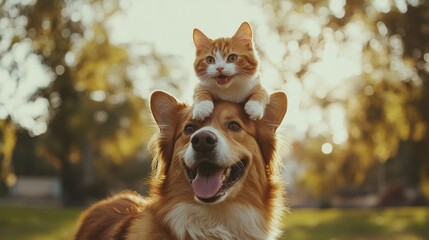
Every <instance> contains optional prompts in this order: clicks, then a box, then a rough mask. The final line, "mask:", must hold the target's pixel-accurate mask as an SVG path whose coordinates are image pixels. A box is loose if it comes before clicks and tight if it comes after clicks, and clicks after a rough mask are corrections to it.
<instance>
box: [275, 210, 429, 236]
mask: <svg viewBox="0 0 429 240" xmlns="http://www.w3.org/2000/svg"><path fill="white" fill-rule="evenodd" d="M284 228H285V232H284V234H283V236H282V238H281V239H288V240H292V239H299V240H307V239H308V240H309V239H311V240H313V239H321V240H323V239H326V240H340V239H341V240H342V239H346V240H358V239H359V240H361V239H362V240H364V239H376V240H420V239H421V240H423V239H429V208H390V209H327V210H311V209H292V210H291V213H290V214H287V215H286V216H285V218H284Z"/></svg>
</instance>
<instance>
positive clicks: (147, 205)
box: [75, 91, 287, 240]
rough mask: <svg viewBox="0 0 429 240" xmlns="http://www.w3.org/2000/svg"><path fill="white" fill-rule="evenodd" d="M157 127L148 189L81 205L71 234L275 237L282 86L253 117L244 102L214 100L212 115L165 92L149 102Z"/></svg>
mask: <svg viewBox="0 0 429 240" xmlns="http://www.w3.org/2000/svg"><path fill="white" fill-rule="evenodd" d="M150 106H151V111H152V115H153V117H154V119H155V121H156V123H157V125H158V127H159V133H158V134H157V135H156V136H155V137H154V141H153V142H152V145H151V146H152V151H153V156H154V160H153V161H154V162H153V168H154V170H153V173H152V176H151V178H150V182H149V184H150V193H149V196H148V197H145V198H144V197H142V196H140V195H139V194H137V193H133V192H124V193H120V194H117V195H115V196H113V197H111V198H108V199H106V200H103V201H100V202H98V203H96V204H94V205H93V206H92V207H90V208H89V209H88V210H86V211H85V212H84V213H83V214H82V216H81V220H80V222H79V229H78V232H77V234H76V236H75V239H78V240H84V239H91V240H94V239H128V240H130V239H135V240H137V239H139V240H141V239H149V240H161V239H162V240H164V239H169V240H170V239H172V240H174V239H177V240H182V239H186V240H187V239H198V240H201V239H240V240H244V239H261V240H266V239H274V238H275V237H276V236H277V234H278V233H279V225H278V224H279V218H280V216H281V214H282V210H283V208H284V204H285V203H284V185H283V183H282V181H281V177H280V168H281V167H280V164H279V163H280V160H279V159H277V158H276V135H275V131H276V129H277V127H278V126H279V125H280V123H281V121H282V120H283V117H284V115H285V113H286V108H287V98H286V95H285V94H284V93H283V92H276V93H273V94H272V95H271V96H270V103H269V104H268V105H267V107H266V110H265V114H264V117H263V118H262V119H261V120H257V121H253V120H250V119H249V116H248V115H247V114H246V113H245V111H244V105H243V104H235V103H230V102H225V101H219V102H216V103H215V107H214V110H213V113H212V115H211V117H208V118H206V119H205V120H204V121H203V122H201V121H197V120H192V108H191V107H190V106H187V105H185V104H183V103H178V102H177V101H176V99H175V98H174V97H172V96H170V95H168V94H167V93H164V92H160V91H158V92H154V93H153V94H152V96H151V101H150Z"/></svg>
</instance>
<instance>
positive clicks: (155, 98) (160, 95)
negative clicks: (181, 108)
mask: <svg viewBox="0 0 429 240" xmlns="http://www.w3.org/2000/svg"><path fill="white" fill-rule="evenodd" d="M178 105H179V104H178V102H177V100H176V98H174V97H173V96H171V95H170V94H168V93H166V92H163V91H155V92H153V93H152V95H151V96H150V110H151V112H152V116H153V118H154V119H155V122H156V124H158V127H159V129H160V130H161V131H162V130H164V129H168V128H170V127H172V126H174V125H175V122H176V121H175V119H174V118H173V116H175V114H176V113H177V110H178Z"/></svg>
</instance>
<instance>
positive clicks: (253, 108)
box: [244, 100, 265, 120]
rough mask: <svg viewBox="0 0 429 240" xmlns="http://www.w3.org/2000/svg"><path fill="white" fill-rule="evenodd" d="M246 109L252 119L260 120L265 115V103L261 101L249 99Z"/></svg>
mask: <svg viewBox="0 0 429 240" xmlns="http://www.w3.org/2000/svg"><path fill="white" fill-rule="evenodd" d="M244 110H245V111H246V113H247V114H248V115H249V117H250V119H251V120H259V119H261V118H262V117H263V116H264V111H265V105H263V104H262V103H260V102H257V101H253V100H249V101H247V103H246V105H244Z"/></svg>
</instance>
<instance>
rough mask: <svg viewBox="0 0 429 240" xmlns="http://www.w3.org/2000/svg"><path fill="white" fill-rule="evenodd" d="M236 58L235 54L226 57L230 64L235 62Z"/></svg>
mask: <svg viewBox="0 0 429 240" xmlns="http://www.w3.org/2000/svg"><path fill="white" fill-rule="evenodd" d="M237 58H238V56H237V54H230V55H229V56H228V59H227V61H228V62H231V63H232V62H235V61H237Z"/></svg>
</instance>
